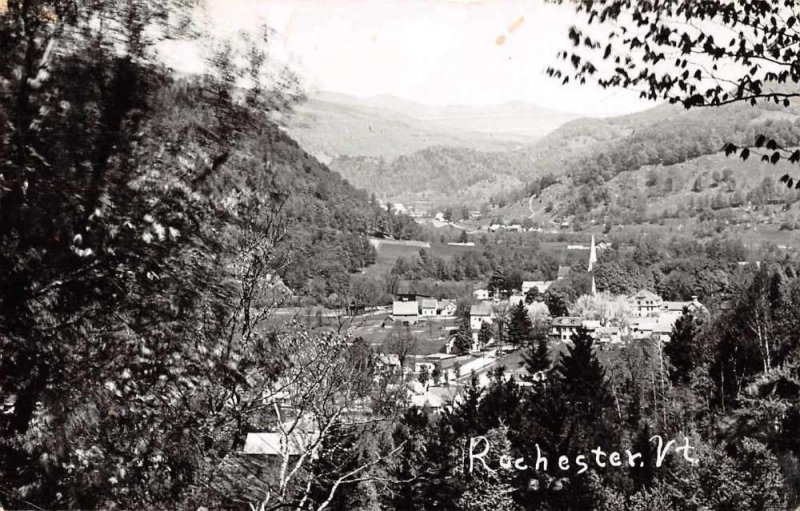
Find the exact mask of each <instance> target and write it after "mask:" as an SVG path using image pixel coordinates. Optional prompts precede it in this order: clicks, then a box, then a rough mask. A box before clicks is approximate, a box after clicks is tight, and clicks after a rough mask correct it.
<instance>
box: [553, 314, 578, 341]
mask: <svg viewBox="0 0 800 511" xmlns="http://www.w3.org/2000/svg"><path fill="white" fill-rule="evenodd" d="M580 326H583V320H582V319H581V318H577V317H566V316H565V317H561V318H553V321H552V323H550V338H551V339H554V340H560V341H563V342H566V341H571V340H572V335H573V334H574V333H575V332H576V331H577V329H578V327H580Z"/></svg>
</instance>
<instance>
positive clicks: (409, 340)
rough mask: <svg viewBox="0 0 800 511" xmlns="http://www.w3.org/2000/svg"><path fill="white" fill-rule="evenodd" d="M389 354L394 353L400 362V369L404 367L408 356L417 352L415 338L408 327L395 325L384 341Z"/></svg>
mask: <svg viewBox="0 0 800 511" xmlns="http://www.w3.org/2000/svg"><path fill="white" fill-rule="evenodd" d="M386 349H387V350H388V351H389V353H396V354H397V358H398V359H399V360H400V369H401V371H402V369H403V368H404V367H405V365H406V359H407V358H408V356H409V355H411V354H413V353H415V352H416V351H417V338H416V336H414V334H413V333H412V332H411V327H410V326H408V325H395V326H394V327H393V328H392V331H391V332H389V335H388V338H387V340H386Z"/></svg>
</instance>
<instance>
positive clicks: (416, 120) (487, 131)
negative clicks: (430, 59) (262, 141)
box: [287, 93, 575, 162]
mask: <svg viewBox="0 0 800 511" xmlns="http://www.w3.org/2000/svg"><path fill="white" fill-rule="evenodd" d="M574 118H575V116H574V115H571V114H566V113H562V112H556V111H552V110H548V109H545V108H541V107H538V106H535V105H530V104H525V103H507V104H504V105H497V106H488V107H468V106H444V107H436V106H428V105H422V104H419V103H414V102H411V101H406V100H403V99H400V98H396V97H393V96H375V97H371V98H366V99H361V98H356V97H353V96H347V95H344V94H335V93H319V94H316V95H312V96H311V97H310V98H309V100H308V101H306V102H305V103H303V104H302V105H300V106H299V107H298V108H297V109H296V111H295V114H294V116H293V117H292V118H291V120H290V121H289V122H288V127H287V128H288V131H289V132H290V133H291V135H292V136H293V138H295V139H296V140H298V141H299V142H300V144H301V145H302V146H303V147H304V148H305V149H306V150H307V151H309V152H310V153H312V154H314V155H315V156H317V157H318V158H320V159H321V160H323V161H325V162H329V161H331V160H333V159H334V158H336V157H338V156H356V157H358V156H366V157H382V158H387V159H389V158H396V157H397V156H401V155H407V154H411V153H413V152H415V151H418V150H421V149H426V148H429V147H433V146H452V147H462V148H467V149H473V150H482V151H506V150H509V149H514V148H517V147H520V146H522V145H524V144H528V143H531V142H533V141H534V140H535V139H536V138H537V137H541V136H543V135H545V134H547V133H548V132H550V131H552V130H554V129H555V128H557V127H558V126H560V125H562V124H564V123H565V122H568V121H569V120H571V119H574Z"/></svg>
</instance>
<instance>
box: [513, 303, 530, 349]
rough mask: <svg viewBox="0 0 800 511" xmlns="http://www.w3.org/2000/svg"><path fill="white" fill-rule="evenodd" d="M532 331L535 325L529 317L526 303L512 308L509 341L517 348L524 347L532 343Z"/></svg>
mask: <svg viewBox="0 0 800 511" xmlns="http://www.w3.org/2000/svg"><path fill="white" fill-rule="evenodd" d="M532 329H533V323H532V322H531V318H530V316H528V309H527V308H526V307H525V304H524V303H522V302H519V303H518V304H517V305H515V306H514V307H512V308H511V315H510V318H509V321H508V340H509V341H510V342H511V344H513V345H515V346H524V345H526V344H528V343H530V341H531V330H532Z"/></svg>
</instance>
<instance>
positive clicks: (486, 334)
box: [478, 322, 493, 346]
mask: <svg viewBox="0 0 800 511" xmlns="http://www.w3.org/2000/svg"><path fill="white" fill-rule="evenodd" d="M492 335H493V332H492V325H490V324H489V323H485V322H484V323H481V329H480V330H479V331H478V342H480V344H481V346H486V345H487V344H489V341H491V340H492Z"/></svg>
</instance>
